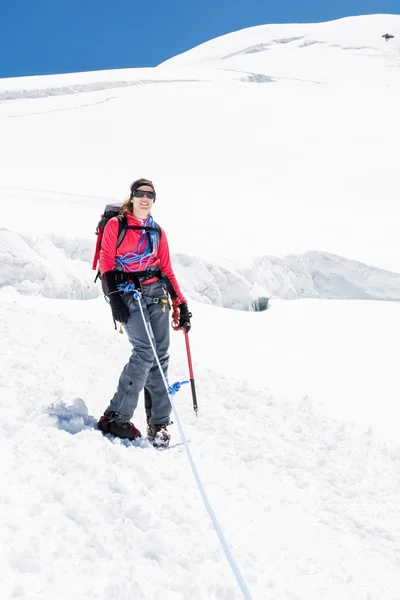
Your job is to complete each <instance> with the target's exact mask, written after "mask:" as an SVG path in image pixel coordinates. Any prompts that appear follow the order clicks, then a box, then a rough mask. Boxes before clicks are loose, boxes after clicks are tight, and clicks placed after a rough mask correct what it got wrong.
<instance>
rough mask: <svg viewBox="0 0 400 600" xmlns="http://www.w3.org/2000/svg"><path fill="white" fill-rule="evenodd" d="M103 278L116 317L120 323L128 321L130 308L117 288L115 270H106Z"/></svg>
mask: <svg viewBox="0 0 400 600" xmlns="http://www.w3.org/2000/svg"><path fill="white" fill-rule="evenodd" d="M102 278H103V279H104V281H105V284H106V289H107V293H108V297H109V300H110V306H111V311H112V315H113V317H114V319H115V320H116V321H119V322H120V323H126V322H127V321H128V319H129V315H130V313H129V308H128V307H127V305H126V304H125V302H124V301H123V299H122V295H121V292H120V291H119V290H118V288H117V282H116V280H115V273H114V271H106V273H103V275H102Z"/></svg>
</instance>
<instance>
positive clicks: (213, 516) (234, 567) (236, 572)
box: [134, 290, 252, 600]
mask: <svg viewBox="0 0 400 600" xmlns="http://www.w3.org/2000/svg"><path fill="white" fill-rule="evenodd" d="M141 297H142V294H141V292H139V291H138V290H136V291H135V292H134V298H135V300H137V301H138V305H139V308H140V312H141V314H142V319H143V324H144V327H145V329H146V333H147V336H148V338H149V342H150V345H151V347H152V350H153V353H154V357H155V359H156V361H157V365H158V368H159V369H160V374H161V377H162V380H163V382H164V386H165V389H166V390H167V392H168V397H169V401H170V402H171V407H172V411H173V414H174V418H175V421H176V423H177V425H178V429H179V433H180V436H181V439H182V442H183V445H184V448H185V451H186V455H187V457H188V459H189V463H190V466H191V467H192V471H193V475H194V478H195V479H196V483H197V486H198V488H199V491H200V494H201V497H202V499H203V502H204V505H205V507H206V509H207V511H208V514H209V516H210V519H211V522H212V524H213V526H214V529H215V531H216V533H217V535H218V538H219V541H220V543H221V546H222V549H223V550H224V552H225V556H226V558H227V560H228V562H229V564H230V566H231V569H232V571H233V574H234V575H235V577H236V581H237V583H238V585H239V587H240V589H241V591H242V594H243V598H245V600H252V598H251V595H250V592H249V590H248V588H247V585H246V583H245V581H244V579H243V577H242V575H241V573H240V571H239V567H238V566H237V564H236V561H235V559H234V557H233V554H232V552H231V550H230V548H229V545H228V542H227V540H226V538H225V535H224V532H223V531H222V528H221V525H220V523H219V521H218V519H217V516H216V514H215V512H214V509H213V507H212V506H211V504H210V501H209V500H208V498H207V494H206V491H205V489H204V485H203V482H202V481H201V478H200V475H199V472H198V470H197V467H196V464H195V462H194V460H193V457H192V453H191V452H190V449H189V445H188V443H187V440H186V437H185V433H184V431H183V427H182V424H181V421H180V419H179V415H178V413H177V410H176V407H175V402H174V400H173V398H172V396H173V395H174V394H171V393H170V391H169V389H170V388H169V386H168V383H167V380H166V378H165V375H164V372H163V370H162V367H161V364H160V361H159V358H158V356H157V352H156V349H155V346H154V343H153V340H152V338H151V333H150V330H149V327H148V325H147V323H146V319H145V318H144V313H143V307H142V303H141V302H140V298H141ZM181 383H188V382H187V381H185V382H181ZM177 385H179V387H180V383H179V382H177V383H174V385H173V386H172V388H174V386H177ZM178 389H179V388H178ZM174 393H176V392H174Z"/></svg>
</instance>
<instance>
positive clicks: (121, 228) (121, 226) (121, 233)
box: [115, 215, 128, 248]
mask: <svg viewBox="0 0 400 600" xmlns="http://www.w3.org/2000/svg"><path fill="white" fill-rule="evenodd" d="M117 219H118V237H117V245H116V246H115V248H119V246H120V245H121V244H122V241H123V239H124V237H125V234H126V232H127V229H128V219H127V218H126V217H124V215H118V217H117Z"/></svg>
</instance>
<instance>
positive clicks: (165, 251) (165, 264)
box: [158, 229, 186, 304]
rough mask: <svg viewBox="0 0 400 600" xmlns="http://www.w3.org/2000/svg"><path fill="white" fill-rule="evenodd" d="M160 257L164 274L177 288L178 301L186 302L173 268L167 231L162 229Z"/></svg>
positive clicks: (175, 288)
mask: <svg viewBox="0 0 400 600" xmlns="http://www.w3.org/2000/svg"><path fill="white" fill-rule="evenodd" d="M158 258H159V259H160V269H161V271H162V273H164V275H166V276H167V277H168V279H169V280H170V282H171V285H172V287H173V288H174V290H175V293H176V295H177V296H178V303H179V304H181V302H186V298H185V297H184V296H183V294H182V292H181V289H180V287H179V285H178V281H177V279H176V277H175V273H174V271H173V270H172V264H171V257H170V254H169V246H168V240H167V236H166V235H165V231H164V230H163V229H162V230H161V239H160V247H159V249H158Z"/></svg>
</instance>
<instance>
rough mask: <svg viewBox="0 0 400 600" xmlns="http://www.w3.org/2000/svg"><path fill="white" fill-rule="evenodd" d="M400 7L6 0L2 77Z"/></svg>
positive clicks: (86, 66) (385, 1)
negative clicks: (233, 33)
mask: <svg viewBox="0 0 400 600" xmlns="http://www.w3.org/2000/svg"><path fill="white" fill-rule="evenodd" d="M399 8H400V4H399V0H380V1H378V0H347V1H344V0H331V2H329V0H303V1H300V0H286V1H285V0H273V1H272V0H140V1H136V0H0V77H15V76H21V75H43V74H49V73H68V72H75V71H94V70H100V69H118V68H126V67H146V66H155V65H157V64H159V63H160V62H162V61H163V60H166V59H167V58H170V57H171V56H175V55H176V54H179V53H180V52H184V51H185V50H189V49H190V48H192V47H194V46H196V45H198V44H201V43H202V42H205V41H207V40H210V39H212V38H214V37H217V36H219V35H223V34H224V33H229V32H231V31H236V30H238V29H243V28H244V27H250V26H252V25H262V24H265V23H293V22H315V21H327V20H331V19H337V18H340V17H345V16H350V15H359V14H371V13H398V12H399ZM379 33H380V32H379Z"/></svg>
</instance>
